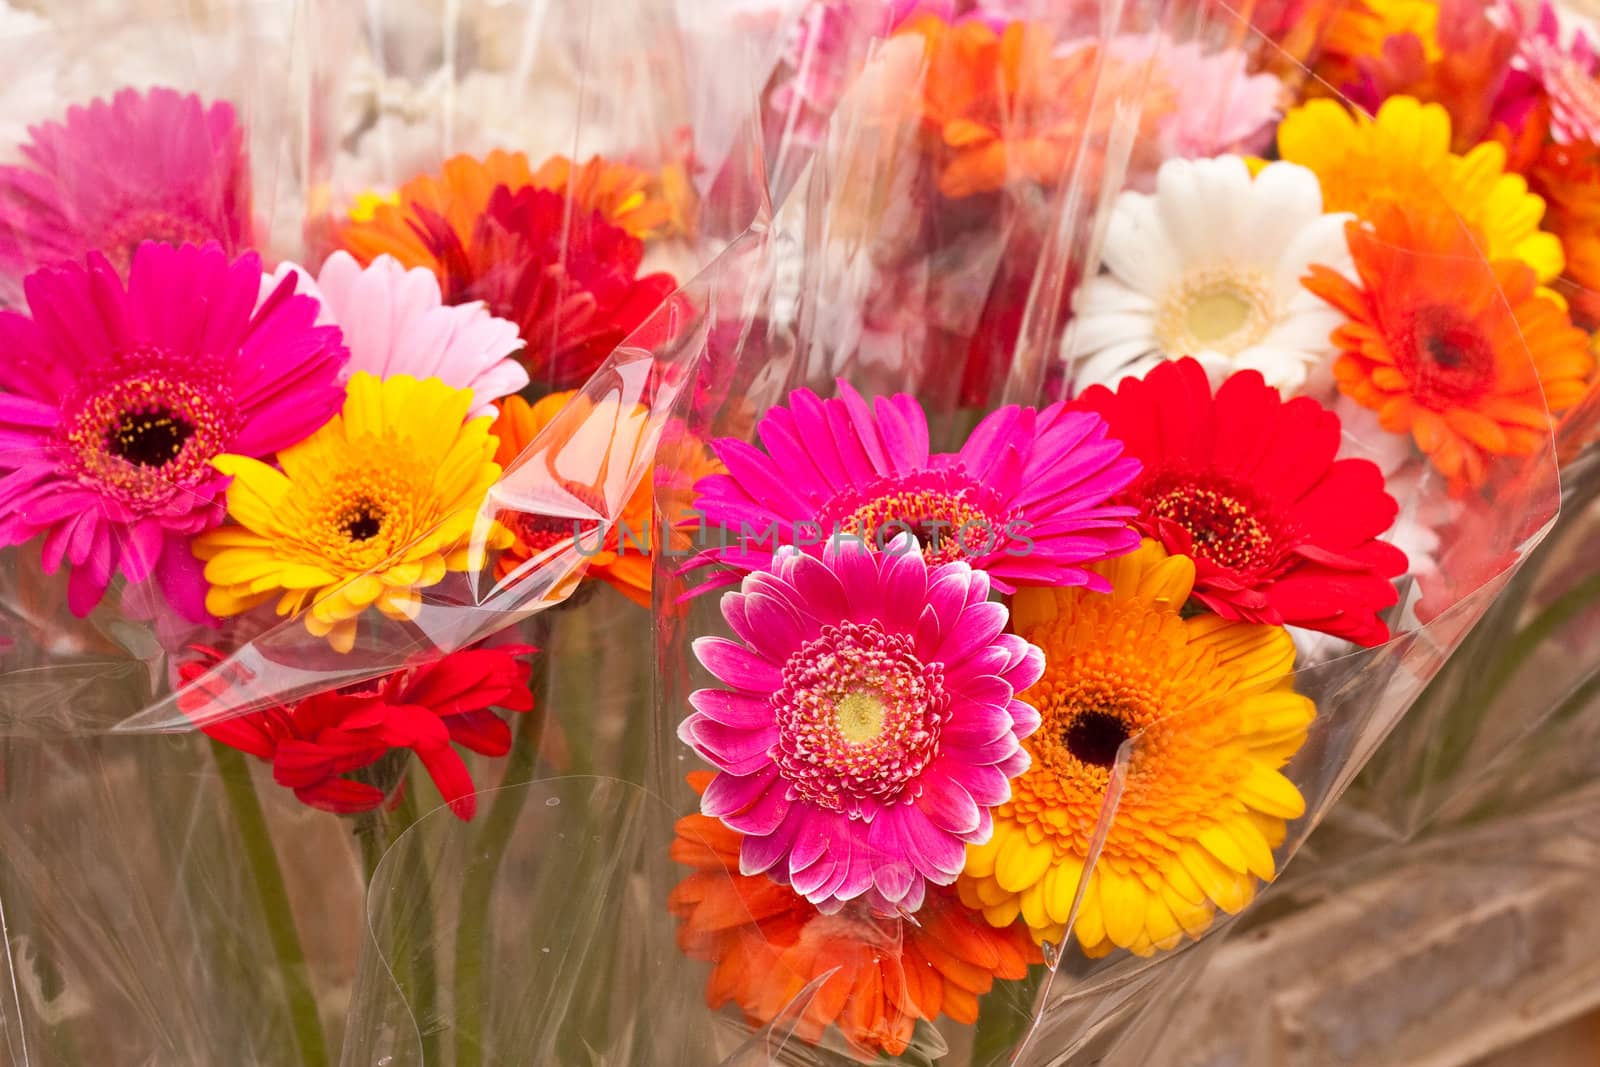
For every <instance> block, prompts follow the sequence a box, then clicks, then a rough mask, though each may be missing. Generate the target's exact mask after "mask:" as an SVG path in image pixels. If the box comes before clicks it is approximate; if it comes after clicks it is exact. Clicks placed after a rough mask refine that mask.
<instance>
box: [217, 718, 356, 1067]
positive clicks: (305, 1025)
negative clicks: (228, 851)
mask: <svg viewBox="0 0 1600 1067" xmlns="http://www.w3.org/2000/svg"><path fill="white" fill-rule="evenodd" d="M211 751H212V754H213V755H214V756H215V758H216V761H217V770H218V771H219V772H220V773H221V775H222V787H223V792H224V793H226V794H227V798H228V806H229V807H230V808H232V809H233V817H234V820H235V821H236V822H237V823H238V826H239V839H240V841H241V842H242V843H243V844H244V850H245V862H246V863H247V864H249V867H250V874H251V875H252V877H253V878H254V880H255V885H256V894H257V896H258V898H259V899H260V901H261V910H262V912H263V913H264V914H265V916H266V920H267V933H268V936H269V937H270V938H271V940H272V951H273V953H274V955H276V956H277V959H278V977H279V978H280V979H281V980H282V982H283V992H284V998H285V999H286V1000H287V1001H288V1002H289V1018H290V1021H291V1023H292V1024H293V1026H294V1038H295V1043H296V1044H297V1045H299V1046H300V1057H301V1059H300V1062H301V1063H302V1064H303V1065H304V1067H326V1065H327V1063H328V1044H327V1039H326V1038H325V1037H324V1036H323V1033H322V1020H321V1018H320V1017H319V1016H318V1014H317V998H316V995H315V994H314V993H313V992H312V988H311V972H310V970H309V969H308V968H307V967H306V955H305V950H304V949H302V948H301V946H300V936H299V934H298V933H297V932H296V930H295V923H294V910H293V908H291V907H290V904H289V891H288V888H287V887H286V886H285V885H284V882H283V870H282V869H281V868H280V867H279V866H278V854H277V851H276V850H275V849H274V848H273V847H272V835H271V832H270V831H269V830H268V828H267V820H266V816H265V815H264V814H263V813H262V811H261V801H260V799H259V798H258V797H257V796H256V787H255V784H254V783H253V782H252V781H251V780H250V766H249V764H248V763H246V762H245V758H244V755H243V754H242V753H240V752H238V751H236V750H235V749H231V748H229V747H227V746H226V745H224V744H221V743H220V742H215V741H214V742H212V746H211Z"/></svg>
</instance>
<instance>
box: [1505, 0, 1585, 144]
mask: <svg viewBox="0 0 1600 1067" xmlns="http://www.w3.org/2000/svg"><path fill="white" fill-rule="evenodd" d="M1499 10H1500V11H1501V12H1502V13H1503V14H1504V16H1505V18H1506V20H1507V29H1508V31H1509V33H1510V35H1511V36H1512V37H1513V39H1515V41H1516V42H1517V51H1516V54H1515V55H1514V56H1513V57H1512V59H1511V67H1512V74H1511V78H1510V80H1509V82H1508V83H1507V85H1506V88H1505V91H1504V92H1503V93H1502V94H1501V104H1500V106H1501V108H1502V110H1512V111H1522V110H1525V109H1526V108H1527V107H1528V106H1529V105H1530V104H1531V103H1532V101H1533V99H1534V98H1536V97H1540V96H1542V97H1543V98H1544V99H1545V100H1547V101H1548V102H1549V106H1550V137H1551V139H1552V140H1554V141H1555V142H1556V143H1557V144H1571V143H1573V142H1578V141H1600V79H1597V77H1596V76H1597V75H1600V54H1597V53H1596V51H1595V46H1594V43H1593V42H1592V41H1590V39H1589V38H1588V36H1587V35H1586V34H1584V32H1583V31H1582V30H1579V29H1575V28H1574V27H1571V26H1563V25H1562V19H1561V16H1560V15H1559V14H1558V13H1557V10H1556V7H1555V5H1553V4H1551V3H1550V0H1542V2H1541V3H1540V4H1539V8H1538V13H1537V17H1536V18H1534V19H1533V20H1532V21H1531V22H1530V19H1529V17H1528V16H1529V14H1530V13H1529V12H1527V11H1525V10H1524V9H1523V7H1522V5H1520V4H1514V3H1506V4H1502V5H1500V7H1499Z"/></svg>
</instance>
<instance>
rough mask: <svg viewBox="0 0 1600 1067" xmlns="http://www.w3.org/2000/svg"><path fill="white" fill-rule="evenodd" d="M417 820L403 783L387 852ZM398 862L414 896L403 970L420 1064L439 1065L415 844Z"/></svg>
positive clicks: (426, 896) (423, 869) (429, 943)
mask: <svg viewBox="0 0 1600 1067" xmlns="http://www.w3.org/2000/svg"><path fill="white" fill-rule="evenodd" d="M418 816H419V812H418V811H417V791H416V789H415V787H413V785H412V784H411V783H410V782H407V783H406V785H405V787H404V792H403V793H402V794H401V796H400V806H399V807H398V808H397V809H396V811H395V826H394V832H393V834H392V835H391V836H390V838H389V846H390V847H391V848H393V847H394V845H395V843H396V842H398V841H399V840H400V838H401V836H402V835H403V834H405V833H406V831H408V830H410V829H411V828H412V827H413V826H416V824H417V819H418ZM417 832H418V833H421V832H422V831H421V830H418V831H417ZM398 861H399V863H400V864H401V865H402V870H401V872H400V877H401V879H402V880H403V883H404V884H405V885H407V886H409V887H411V889H412V890H413V891H414V892H415V893H416V894H417V907H416V915H415V924H414V927H412V929H415V931H416V935H417V943H416V946H415V949H414V950H413V951H409V952H405V956H406V969H407V972H408V973H409V975H410V977H411V979H412V989H413V990H414V997H415V1005H416V1016H417V1031H418V1033H420V1034H421V1035H422V1062H423V1064H425V1065H427V1064H435V1063H439V1062H440V1058H439V1031H438V1028H437V1026H436V1022H437V1020H438V1018H439V968H438V962H437V958H436V956H435V942H434V930H433V892H432V890H431V889H430V888H429V886H430V885H431V883H430V881H429V878H430V872H429V871H428V869H427V865H426V864H425V863H423V860H422V849H420V848H419V847H417V845H416V844H415V843H408V844H406V845H405V846H403V847H402V848H401V849H400V851H399V853H398Z"/></svg>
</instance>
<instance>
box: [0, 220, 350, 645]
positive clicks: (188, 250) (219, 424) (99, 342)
mask: <svg viewBox="0 0 1600 1067" xmlns="http://www.w3.org/2000/svg"><path fill="white" fill-rule="evenodd" d="M260 288H261V261H260V259H259V258H258V257H257V256H256V255H255V253H253V252H252V253H249V254H246V255H245V256H242V257H241V258H240V259H239V260H237V261H236V262H233V263H230V262H229V261H228V257H227V255H225V254H224V253H223V251H222V250H221V249H219V248H218V247H217V246H215V245H209V246H207V247H206V248H203V249H201V248H196V247H194V246H193V245H185V246H184V247H182V248H172V247H169V246H167V245H159V244H147V245H144V246H142V247H141V248H140V249H139V250H138V252H137V253H136V254H135V255H134V258H133V263H132V267H131V269H130V270H129V272H128V276H127V281H126V283H124V282H123V281H122V279H121V278H120V277H119V274H118V272H117V270H116V269H115V267H114V266H113V265H112V264H111V263H110V262H109V261H108V260H107V259H106V258H105V257H104V256H101V255H100V254H99V253H90V255H89V257H88V265H87V266H84V265H81V264H68V265H63V266H61V267H52V268H45V269H43V270H40V271H38V272H36V273H34V274H32V275H30V276H29V278H28V280H27V283H26V293H27V301H28V307H29V311H30V313H31V316H32V317H31V318H30V317H27V316H24V315H22V314H20V313H18V312H12V311H7V312H0V344H3V345H4V349H5V353H6V355H5V358H4V359H3V360H0V388H3V389H4V390H5V391H4V393H0V441H3V443H4V449H3V451H0V472H4V474H5V475H6V477H5V478H4V480H3V481H0V509H3V511H4V518H3V519H0V543H3V544H7V545H20V544H22V543H24V542H26V541H30V540H32V539H33V538H35V537H41V536H42V537H43V538H44V541H43V554H44V568H45V570H46V571H47V572H49V573H52V574H53V573H55V572H56V570H57V569H58V568H60V566H61V565H62V563H63V562H67V561H70V562H71V564H72V577H71V582H70V584H69V591H70V593H69V597H68V604H69V606H70V607H71V609H72V610H73V612H74V613H76V614H78V615H84V614H87V613H88V612H89V611H90V609H92V608H93V607H94V606H95V605H96V604H98V603H99V602H100V599H101V597H103V596H104V595H105V591H106V587H107V585H108V584H109V583H110V581H111V579H112V577H113V576H114V575H116V574H118V573H121V574H122V575H123V576H124V577H125V578H126V579H127V580H128V581H129V582H142V581H144V580H146V579H148V578H152V577H153V578H154V579H156V580H157V581H158V582H159V585H160V588H161V591H162V594H163V595H164V596H165V598H166V599H167V601H168V602H169V603H170V604H171V605H172V607H173V608H175V609H176V610H177V611H179V612H180V613H181V614H183V615H184V616H185V617H186V618H188V619H190V620H192V621H197V622H198V621H204V620H205V619H207V618H209V616H207V614H206V612H205V606H204V594H205V585H204V582H203V581H201V578H200V568H199V566H198V565H197V564H196V563H195V561H194V559H193V557H192V556H191V555H190V553H189V539H190V538H191V537H193V536H194V535H195V534H196V533H198V532H200V531H201V530H204V529H207V528H208V527H211V526H214V525H216V524H217V523H218V522H220V521H221V520H222V505H221V500H220V498H221V495H222V492H223V489H224V487H225V486H226V485H227V478H226V477H225V476H223V475H221V474H219V473H218V472H217V471H216V470H215V469H214V468H213V467H212V466H211V461H212V460H213V459H215V458H216V457H217V456H218V455H220V454H222V453H224V452H234V453H238V454H240V455H245V456H269V455H271V454H272V453H273V452H274V451H276V450H278V449H280V448H284V447H286V446H288V445H291V444H293V443H294V442H296V441H298V440H300V439H301V438H303V437H305V436H306V435H307V434H309V433H311V432H312V431H313V430H315V429H316V428H317V427H318V426H320V425H322V424H323V423H324V422H326V421H327V420H328V419H329V417H330V416H332V415H333V414H334V413H335V412H337V411H338V410H339V403H340V400H341V399H342V393H343V390H341V389H340V388H339V385H338V376H339V370H340V368H341V366H342V365H343V363H344V360H345V350H344V348H343V346H341V345H340V343H339V332H338V331H337V330H334V329H330V328H325V327H319V326H316V325H315V324H314V323H315V319H316V314H317V306H316V304H315V303H314V302H313V301H311V300H308V299H306V298H305V297H300V296H294V295H293V294H292V287H291V286H287V285H286V286H281V287H279V288H278V289H277V290H275V291H274V292H273V293H272V294H271V295H270V296H269V297H268V298H267V299H266V300H265V301H263V302H261V304H260V306H259V307H258V306H257V303H256V301H257V297H258V295H259V292H260Z"/></svg>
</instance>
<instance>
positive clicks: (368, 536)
mask: <svg viewBox="0 0 1600 1067" xmlns="http://www.w3.org/2000/svg"><path fill="white" fill-rule="evenodd" d="M339 529H341V530H343V531H344V533H345V536H346V537H348V538H350V540H352V541H355V542H357V543H359V542H362V541H370V540H372V539H373V538H374V537H377V536H378V534H379V532H380V531H382V530H383V509H382V508H380V507H378V505H376V504H374V503H373V502H372V501H370V500H362V501H358V502H357V503H356V504H355V505H354V506H353V507H351V508H350V510H349V511H347V512H345V513H344V515H342V516H341V517H340V519H339Z"/></svg>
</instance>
